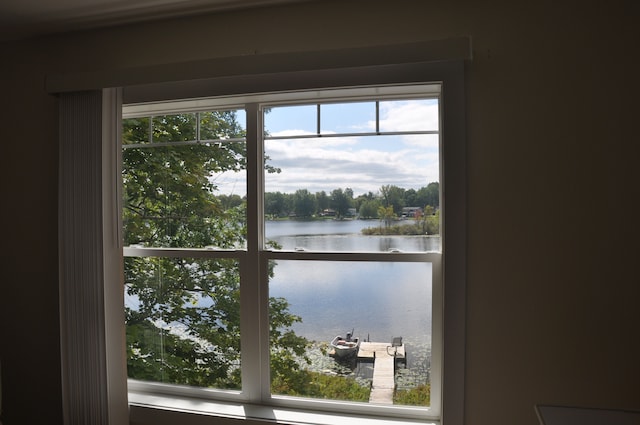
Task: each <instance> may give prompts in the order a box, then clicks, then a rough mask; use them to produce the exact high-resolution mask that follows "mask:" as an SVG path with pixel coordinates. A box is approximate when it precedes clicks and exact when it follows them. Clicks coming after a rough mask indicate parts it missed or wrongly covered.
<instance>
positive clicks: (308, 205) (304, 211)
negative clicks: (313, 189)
mask: <svg viewBox="0 0 640 425" xmlns="http://www.w3.org/2000/svg"><path fill="white" fill-rule="evenodd" d="M316 205H317V204H316V197H315V196H314V195H313V194H312V193H310V192H309V191H308V190H307V189H298V190H296V193H295V194H294V195H293V206H294V209H295V211H296V215H297V216H298V217H311V216H312V215H313V214H314V213H315V212H316Z"/></svg>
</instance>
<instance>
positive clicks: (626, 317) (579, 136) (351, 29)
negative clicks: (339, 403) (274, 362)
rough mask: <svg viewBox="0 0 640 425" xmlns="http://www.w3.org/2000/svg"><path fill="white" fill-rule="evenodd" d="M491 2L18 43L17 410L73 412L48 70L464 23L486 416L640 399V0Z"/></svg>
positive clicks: (8, 179) (475, 288)
mask: <svg viewBox="0 0 640 425" xmlns="http://www.w3.org/2000/svg"><path fill="white" fill-rule="evenodd" d="M476 3H477V4H476ZM479 3H480V2H469V4H460V3H459V2H455V1H450V0H448V1H444V0H438V1H419V0H415V1H405V0H399V1H398V0H396V1H394V2H384V1H380V0H367V1H364V0H356V1H331V0H329V1H327V0H324V1H322V2H310V3H304V4H300V5H296V6H286V7H274V8H268V9H258V10H253V11H243V12H233V13H225V14H219V15H212V16H203V17H197V18H192V19H184V20H175V21H172V22H165V23H154V24H145V25H138V26H133V27H122V28H114V29H109V30H100V31H91V32H86V33H76V34H69V35H65V36H55V37H48V38H43V39H39V40H31V41H23V42H12V43H5V44H4V45H0V57H1V58H2V65H1V67H0V85H1V89H2V95H1V96H2V97H1V99H2V101H1V104H2V109H3V110H2V115H1V118H0V120H1V128H2V133H1V134H2V148H1V149H2V154H1V155H0V158H1V159H0V166H1V168H0V169H1V170H2V179H1V183H0V184H1V186H0V187H1V193H2V194H3V201H2V208H1V210H2V217H3V220H2V223H3V227H2V229H3V232H2V233H3V240H4V243H5V248H4V249H3V254H2V267H1V268H0V275H1V276H2V277H1V282H2V283H1V286H0V319H1V325H0V326H1V328H0V329H1V336H2V338H1V339H0V355H1V356H2V367H3V374H4V377H3V396H4V403H3V404H4V409H5V425H11V424H12V423H14V424H22V423H25V424H26V423H44V422H47V423H50V424H55V423H61V421H62V420H61V415H62V413H61V394H60V390H59V388H60V366H59V361H60V358H59V344H58V338H59V330H58V302H57V230H56V226H57V206H56V191H57V172H56V166H57V164H56V161H57V127H56V102H55V99H54V98H52V97H50V96H48V95H47V94H46V93H45V91H44V78H45V76H46V75H48V74H53V73H65V72H79V71H98V70H109V69H115V68H121V67H130V66H140V65H150V64H163V63H171V62H178V61H188V60H196V59H207V58H212V57H217V56H221V57H223V56H234V55H239V54H260V53H269V52H280V51H299V50H315V49H326V48H336V47H357V46H369V45H379V44H388V43H402V42H410V41H425V40H431V39H439V38H446V37H451V36H459V35H468V36H471V37H472V39H473V45H474V59H473V61H472V62H471V63H470V64H469V67H468V87H467V93H468V110H467V114H468V177H469V181H468V188H469V194H468V213H467V214H468V232H469V233H468V302H467V322H468V323H467V331H468V335H467V353H466V358H467V371H466V377H467V379H466V386H465V388H460V391H464V393H465V397H466V402H465V409H466V411H465V415H466V423H467V424H469V425H484V424H487V425H502V424H504V425H511V424H529V425H533V424H535V423H536V418H535V416H534V412H533V405H534V404H535V403H538V402H547V403H569V404H579V405H586V406H609V407H624V408H640V390H638V387H637V384H638V381H640V362H639V360H638V359H640V348H639V342H638V341H639V340H640V335H639V331H638V328H639V325H640V313H639V312H640V308H638V306H637V302H638V299H640V289H639V288H640V278H639V277H638V274H637V272H638V270H637V267H636V262H637V256H638V254H639V251H640V250H639V248H638V246H639V245H638V239H639V238H640V231H639V228H638V224H637V221H636V216H637V214H636V210H635V209H634V208H633V206H635V204H636V203H637V202H634V201H636V198H637V197H638V195H640V193H639V192H640V191H639V189H638V183H639V182H640V171H639V170H640V167H638V166H637V164H636V162H637V158H638V157H639V156H640V141H639V138H638V131H637V122H638V116H637V115H638V114H637V113H638V110H639V108H638V106H637V99H636V98H637V97H638V95H639V94H640V90H639V87H638V81H637V76H638V75H640V72H639V71H640V69H639V65H638V60H637V49H638V47H637V41H638V40H639V39H640V34H639V30H638V25H637V22H638V18H640V16H639V15H640V14H639V8H638V6H637V5H635V2H632V1H622V0H619V1H608V2H600V3H602V5H600V6H585V4H588V3H593V2H577V1H576V2H569V1H565V2H563V3H565V4H557V3H558V2H552V1H548V2H546V3H545V2H531V4H530V5H527V6H522V5H517V4H516V3H515V2H508V1H503V2H499V1H492V2H484V3H483V4H479ZM543 3H545V4H543ZM632 4H633V5H632ZM34 398H35V400H37V402H36V404H35V405H37V406H38V407H37V408H34V407H33V406H34V403H32V401H34Z"/></svg>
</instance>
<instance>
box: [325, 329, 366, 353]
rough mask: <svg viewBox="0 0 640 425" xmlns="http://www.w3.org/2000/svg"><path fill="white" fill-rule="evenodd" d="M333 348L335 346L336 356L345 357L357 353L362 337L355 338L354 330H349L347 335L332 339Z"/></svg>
mask: <svg viewBox="0 0 640 425" xmlns="http://www.w3.org/2000/svg"><path fill="white" fill-rule="evenodd" d="M330 345H331V348H333V356H334V357H336V358H345V357H350V356H353V355H355V354H356V353H357V352H358V349H359V348H360V338H354V337H353V332H347V336H346V337H344V338H343V337H342V336H340V335H338V336H336V337H335V338H333V339H332V340H331V343H330Z"/></svg>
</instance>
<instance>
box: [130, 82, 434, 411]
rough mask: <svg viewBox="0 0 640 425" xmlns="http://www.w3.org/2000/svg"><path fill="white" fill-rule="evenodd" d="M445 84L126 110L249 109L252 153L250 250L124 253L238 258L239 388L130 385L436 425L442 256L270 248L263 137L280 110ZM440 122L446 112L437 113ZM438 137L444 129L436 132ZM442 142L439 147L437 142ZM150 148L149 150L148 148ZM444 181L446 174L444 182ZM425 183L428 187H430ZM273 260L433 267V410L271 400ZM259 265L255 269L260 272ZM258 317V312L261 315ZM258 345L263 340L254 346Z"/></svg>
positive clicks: (412, 94)
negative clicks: (269, 116)
mask: <svg viewBox="0 0 640 425" xmlns="http://www.w3.org/2000/svg"><path fill="white" fill-rule="evenodd" d="M440 88H441V84H440V83H429V84H421V85H383V86H374V87H347V88H327V89H323V90H313V91H295V92H284V93H266V94H264V93H263V94H258V95H244V96H241V97H240V98H238V97H233V96H231V97H216V98H208V99H202V98H200V99H185V100H177V101H168V102H161V103H150V104H133V105H125V106H124V107H123V118H125V119H126V118H134V117H148V116H152V115H153V116H158V115H160V116H161V115H171V114H177V113H189V112H204V111H208V110H233V109H243V110H245V111H246V117H247V122H246V128H247V137H246V149H247V199H248V201H247V223H248V232H247V233H248V234H247V249H246V250H241V251H236V250H212V249H199V248H193V249H191V248H180V249H179V250H176V249H167V248H139V247H124V255H125V256H132V257H147V256H151V257H157V256H167V257H172V258H175V257H183V258H207V259H217V258H234V259H237V260H238V261H239V264H240V276H241V278H240V279H241V283H240V287H241V293H240V297H241V302H240V317H241V346H242V347H243V349H242V352H241V359H242V360H241V365H242V390H241V391H240V392H237V391H220V390H214V389H208V390H206V393H205V392H203V391H202V390H201V389H195V388H189V387H180V386H176V385H162V384H157V383H153V384H151V383H147V382H141V381H135V380H129V383H130V387H131V388H136V389H137V390H139V391H143V392H153V391H154V390H158V389H159V388H162V392H163V393H166V394H168V395H185V396H189V395H191V396H194V397H204V396H205V394H206V395H207V398H210V399H212V400H216V399H217V400H240V401H242V402H246V403H253V404H258V405H266V406H274V407H282V408H296V409H301V410H305V409H306V410H310V409H311V410H325V411H331V412H333V413H335V412H341V413H344V414H360V415H368V416H380V417H386V416H393V417H394V418H406V419H422V420H437V419H439V418H440V411H441V402H440V400H441V392H442V388H441V382H442V381H441V371H442V253H441V252H425V253H381V252H375V253H372V252H350V253H345V252H313V251H307V252H297V251H281V250H271V249H268V248H266V240H265V236H264V231H263V223H264V214H263V211H264V209H263V195H264V191H263V189H262V188H264V183H265V182H264V177H265V173H264V168H263V166H262V164H264V157H263V154H262V153H263V152H264V150H265V149H264V142H265V140H264V137H263V136H264V131H263V123H262V117H263V115H264V110H265V109H266V108H270V107H274V106H279V105H292V104H309V103H314V102H317V103H322V104H326V103H332V102H347V101H365V102H366V101H369V102H373V101H384V100H407V99H428V98H430V99H438V104H440V103H441V102H440V100H441V99H440ZM439 116H441V113H440V111H439ZM435 133H436V134H438V135H439V133H440V132H439V130H438V131H436V132H435ZM439 144H440V143H439ZM150 149H152V147H150ZM439 180H440V181H442V176H440V179H439ZM425 183H426V182H425ZM270 260H292V261H296V260H311V261H358V262H421V263H431V264H432V277H431V281H432V299H433V305H432V323H433V324H432V344H431V346H432V348H431V373H430V385H431V405H430V407H428V408H424V407H422V408H416V407H406V406H393V407H390V406H381V405H378V404H368V403H349V402H337V401H335V400H318V399H307V398H299V397H297V398H294V397H288V396H278V395H272V394H271V391H270V376H269V351H270V350H269V317H268V293H269V288H268V281H269V278H268V270H267V264H268V262H269V261H270ZM256 266H257V267H256ZM256 312H257V314H256ZM255 341H260V343H259V344H255Z"/></svg>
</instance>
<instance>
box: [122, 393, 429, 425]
mask: <svg viewBox="0 0 640 425" xmlns="http://www.w3.org/2000/svg"><path fill="white" fill-rule="evenodd" d="M129 417H130V424H131V425H151V424H153V425H162V424H175V423H180V424H182V425H200V424H205V423H206V424H210V423H211V419H212V417H216V418H218V421H217V422H216V423H217V424H220V425H224V424H236V423H237V424H239V423H245V424H254V423H255V424H264V422H268V423H274V424H309V425H353V424H354V423H358V425H415V424H421V425H438V424H439V422H437V421H426V422H425V421H424V419H422V420H418V419H416V420H411V419H396V418H375V417H363V416H350V415H344V414H329V413H325V412H312V411H308V410H306V411H305V410H295V409H284V408H279V407H269V406H259V405H252V404H241V403H233V402H221V401H211V400H200V399H195V398H190V397H181V396H175V395H163V394H149V393H141V392H129Z"/></svg>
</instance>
